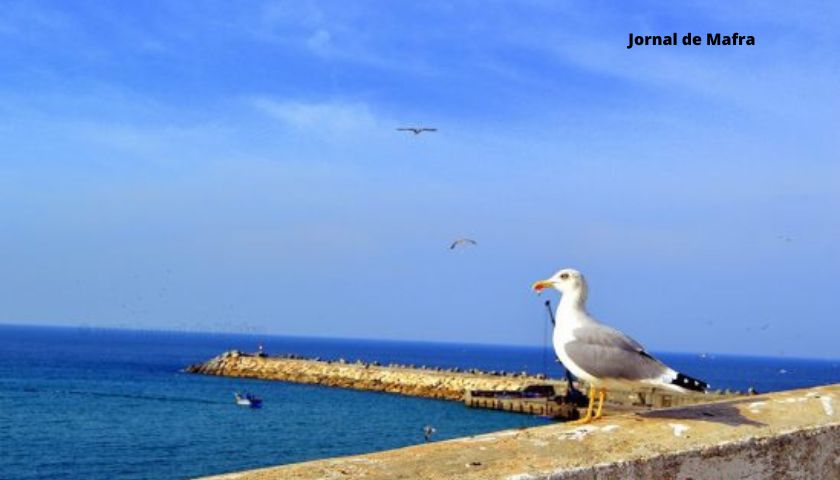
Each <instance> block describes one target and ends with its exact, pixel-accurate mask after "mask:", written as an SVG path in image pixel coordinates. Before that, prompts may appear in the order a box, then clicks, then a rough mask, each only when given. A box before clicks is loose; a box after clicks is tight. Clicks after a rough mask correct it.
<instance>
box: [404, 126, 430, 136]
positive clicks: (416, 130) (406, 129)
mask: <svg viewBox="0 0 840 480" xmlns="http://www.w3.org/2000/svg"><path fill="white" fill-rule="evenodd" d="M397 131H399V132H412V133H414V134H415V135H420V134H421V133H423V132H437V128H430V127H400V128H398V129H397Z"/></svg>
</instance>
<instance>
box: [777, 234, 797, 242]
mask: <svg viewBox="0 0 840 480" xmlns="http://www.w3.org/2000/svg"><path fill="white" fill-rule="evenodd" d="M776 238H778V239H779V240H781V241H783V242H785V243H790V242H792V241H793V239H792V238H790V237H788V236H787V235H779V236H778V237H776Z"/></svg>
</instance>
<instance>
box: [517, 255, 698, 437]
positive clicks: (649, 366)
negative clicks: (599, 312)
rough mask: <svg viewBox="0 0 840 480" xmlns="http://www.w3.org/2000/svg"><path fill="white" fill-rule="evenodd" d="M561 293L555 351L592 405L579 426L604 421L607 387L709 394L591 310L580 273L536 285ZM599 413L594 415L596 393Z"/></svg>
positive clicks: (569, 272) (560, 275) (567, 273)
mask: <svg viewBox="0 0 840 480" xmlns="http://www.w3.org/2000/svg"><path fill="white" fill-rule="evenodd" d="M532 288H533V290H534V291H536V292H537V293H540V292H542V291H543V290H544V289H546V288H553V289H555V290H557V291H559V292H560V294H561V298H560V302H559V303H558V305H557V313H556V315H555V319H556V323H555V325H554V337H553V340H554V352H555V353H556V354H557V357H558V358H560V361H561V362H563V365H564V366H565V367H566V368H567V369H569V370H571V372H572V373H573V374H574V375H575V376H576V377H577V378H579V379H581V380H583V381H585V382H586V383H588V384H589V407H588V408H587V409H586V414H585V415H584V416H583V418H581V419H580V420H578V422H579V423H589V422H590V421H592V420H597V419H599V418H601V413H602V410H603V407H604V399H605V398H606V395H607V388H617V389H626V388H628V387H630V388H632V387H638V386H645V387H658V388H665V389H668V390H671V391H674V392H677V393H688V392H689V391H695V392H705V391H706V389H707V388H709V385H708V384H707V383H706V382H703V381H700V380H697V379H695V378H692V377H689V376H688V375H685V374H682V373H680V372H677V371H676V370H674V369H672V368H670V367H668V366H666V365H665V364H663V363H662V362H660V361H659V360H657V359H656V358H654V357H653V356H652V355H651V354H650V353H648V352H647V351H646V350H645V348H644V347H643V346H642V345H641V344H639V342H637V341H635V340H633V339H632V338H630V337H629V336H627V335H625V334H624V333H622V332H620V331H618V330H616V329H614V328H612V327H608V326H607V325H604V324H603V323H600V322H599V321H598V320H596V319H595V317H593V316H592V315H590V314H589V312H587V311H586V298H587V295H588V293H589V292H588V288H587V285H586V279H585V278H583V275H582V274H581V273H580V272H578V271H577V270H573V269H571V268H567V269H563V270H560V271H559V272H557V273H555V274H554V275H553V276H551V277H550V278H548V279H546V280H540V281H538V282H535V283H534V284H533V286H532ZM596 394H597V395H598V409H597V411H596V412H595V414H594V416H593V409H594V406H595V395H596Z"/></svg>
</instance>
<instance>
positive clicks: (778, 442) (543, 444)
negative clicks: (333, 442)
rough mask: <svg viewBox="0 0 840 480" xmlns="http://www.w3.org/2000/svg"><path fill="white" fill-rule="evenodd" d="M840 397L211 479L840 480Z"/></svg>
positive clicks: (783, 395) (754, 400) (717, 406)
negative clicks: (839, 410) (839, 409)
mask: <svg viewBox="0 0 840 480" xmlns="http://www.w3.org/2000/svg"><path fill="white" fill-rule="evenodd" d="M838 398H840V384H837V385H829V386H824V387H816V388H809V389H802V390H791V391H788V392H777V393H772V394H767V395H760V396H755V397H749V398H740V399H736V400H726V401H720V402H714V403H708V404H702V405H693V406H687V407H677V408H670V409H664V410H655V411H648V412H643V413H635V414H627V415H619V416H614V417H607V418H604V419H602V420H601V421H599V422H596V423H593V424H589V425H582V426H575V425H568V424H556V425H549V426H544V427H536V428H530V429H523V430H508V431H502V432H496V433H492V434H486V435H479V436H475V437H468V438H462V439H457V440H450V441H446V442H434V443H429V444H424V445H418V446H413V447H407V448H402V449H398V450H391V451H386V452H380V453H374V454H368V455H358V456H353V457H343V458H333V459H326V460H318V461H313V462H306V463H299V464H293V465H287V466H282V467H272V468H266V469H261V470H253V471H248V472H242V473H234V474H228V475H221V476H217V477H213V478H214V479H216V480H222V479H226V480H227V479H241V480H274V479H277V480H280V479H282V480H315V479H354V478H364V479H366V480H398V479H406V480H408V479H411V480H422V479H426V480H442V479H459V480H460V479H462V480H478V479H482V480H484V479H490V480H492V479H498V480H543V479H545V480H549V479H550V480H561V479H562V480H566V479H574V480H578V479H581V480H582V479H586V480H594V479H645V480H649V479H654V480H656V479H679V480H689V479H692V480H706V479H709V480H711V479H726V480H729V479H747V480H765V479H766V480H771V479H772V480H777V479H809V480H811V479H814V480H817V479H827V480H836V479H840V415H838V412H837V410H838V407H840V405H838Z"/></svg>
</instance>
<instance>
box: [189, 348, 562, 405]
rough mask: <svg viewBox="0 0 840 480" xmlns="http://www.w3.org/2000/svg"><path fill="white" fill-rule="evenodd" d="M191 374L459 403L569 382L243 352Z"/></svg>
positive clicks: (200, 366)
mask: <svg viewBox="0 0 840 480" xmlns="http://www.w3.org/2000/svg"><path fill="white" fill-rule="evenodd" d="M186 371H187V372H189V373H201V374H205V375H221V376H227V377H242V378H259V379H263V380H282V381H286V382H294V383H312V384H318V385H324V386H329V387H341V388H352V389H355V390H371V391H377V392H388V393H398V394H402V395H410V396H414V397H426V398H439V399H446V400H458V401H461V400H463V399H464V394H465V392H467V391H470V390H518V389H521V388H524V387H526V386H528V385H535V384H555V385H558V390H561V391H563V390H565V388H566V383H565V382H564V381H559V380H548V379H546V378H545V377H544V376H542V375H528V374H524V373H511V372H499V371H491V372H484V371H480V370H477V369H470V370H460V369H456V368H450V369H441V368H433V367H423V366H421V367H415V366H409V365H394V364H391V365H380V364H378V363H376V362H374V363H363V362H361V361H357V362H352V363H350V362H347V361H345V360H335V361H323V360H320V359H307V358H302V357H298V356H295V355H286V356H281V357H268V356H264V355H250V354H245V353H242V352H238V351H230V352H225V353H223V354H221V355H219V356H217V357H214V358H212V359H210V360H208V361H206V362H204V363H201V364H197V365H191V366H189V367H187V368H186Z"/></svg>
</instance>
